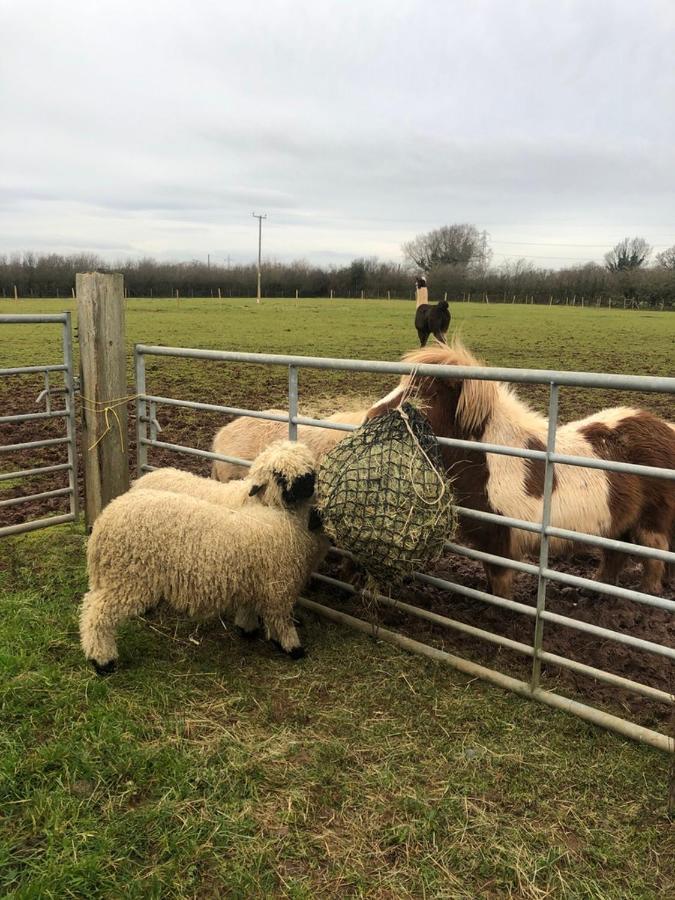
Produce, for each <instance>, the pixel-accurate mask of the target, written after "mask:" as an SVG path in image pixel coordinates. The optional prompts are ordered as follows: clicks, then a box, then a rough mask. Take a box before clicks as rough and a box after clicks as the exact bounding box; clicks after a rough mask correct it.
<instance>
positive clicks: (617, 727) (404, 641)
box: [298, 597, 675, 753]
mask: <svg viewBox="0 0 675 900" xmlns="http://www.w3.org/2000/svg"><path fill="white" fill-rule="evenodd" d="M298 604H299V606H301V607H303V608H304V609H308V610H310V611H311V612H315V613H317V614H318V615H320V616H323V617H324V618H327V619H331V620H332V621H333V622H338V623H339V624H341V625H347V626H349V627H350V628H353V629H355V630H356V631H361V632H363V633H364V634H367V635H370V636H371V637H374V638H375V639H377V640H383V641H387V642H388V643H390V644H396V645H397V646H398V647H402V648H403V649H404V650H408V651H409V652H411V653H417V654H419V655H421V656H428V657H429V658H430V659H435V660H437V661H439V662H444V663H447V664H448V665H450V666H452V667H453V668H454V669H458V670H459V671H460V672H464V673H465V674H466V675H471V676H472V677H473V678H482V679H483V680H485V681H490V682H492V683H493V684H496V685H498V686H499V687H502V688H506V689H507V690H510V691H513V692H514V693H516V694H520V695H521V696H522V697H527V698H529V699H532V700H538V701H540V702H541V703H545V704H547V705H548V706H553V707H555V708H556V709H563V710H566V711H567V712H571V713H573V714H574V715H576V716H578V717H579V718H580V719H585V720H586V721H587V722H592V723H593V724H594V725H601V726H602V727H603V728H608V729H610V730H611V731H616V732H617V733H618V734H622V735H624V737H629V738H632V739H633V740H635V741H641V742H642V743H643V744H649V745H651V746H652V747H656V748H657V749H659V750H665V751H667V752H670V753H672V752H673V749H674V746H675V741H673V738H671V737H668V736H667V735H665V734H660V733H659V732H658V731H652V730H651V729H650V728H644V727H643V726H642V725H636V724H635V723H634V722H627V721H626V720H625V719H620V718H619V717H618V716H613V715H611V714H610V713H606V712H603V711H602V710H599V709H596V708H595V707H593V706H587V705H586V704H585V703H579V702H577V701H576V700H570V699H568V698H567V697H561V696H560V695H559V694H554V693H553V692H552V691H544V690H542V689H541V688H538V689H537V690H536V691H533V690H532V688H531V686H530V685H529V684H528V682H526V681H519V680H518V679H517V678H512V677H511V676H510V675H504V674H503V673H502V672H496V671H495V670H494V669H488V668H486V667H485V666H481V665H479V664H478V663H474V662H471V661H470V660H468V659H463V658H462V657H461V656H454V655H453V654H452V653H446V652H445V651H444V650H438V649H437V648H436V647H430V646H429V645H428V644H423V643H421V642H420V641H415V640H413V639H412V638H409V637H405V636H404V635H402V634H398V633H397V632H395V631H389V630H388V629H387V628H380V627H374V626H373V625H371V624H370V623H369V622H364V621H363V620H362V619H357V618H356V617H355V616H349V615H347V613H343V612H339V611H338V610H336V609H332V608H331V607H329V606H322V605H321V604H320V603H315V602H314V601H313V600H308V599H307V598H306V597H300V599H299V600H298Z"/></svg>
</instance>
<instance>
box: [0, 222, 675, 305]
mask: <svg viewBox="0 0 675 900" xmlns="http://www.w3.org/2000/svg"><path fill="white" fill-rule="evenodd" d="M402 249H403V255H404V259H405V261H404V263H402V264H400V263H392V262H383V261H381V260H378V259H376V258H365V257H364V258H360V259H354V260H353V261H352V262H351V263H349V264H348V265H345V266H330V267H321V266H314V265H310V264H309V263H307V262H305V261H302V260H299V261H296V262H292V263H278V262H267V263H263V279H262V281H263V296H268V297H295V294H296V291H297V292H298V296H300V297H329V296H330V295H331V292H332V293H333V296H335V297H360V296H361V294H362V293H363V294H364V296H366V297H369V298H386V297H387V296H391V298H392V299H412V298H413V296H414V278H415V276H416V275H418V274H420V273H421V272H424V273H425V274H426V276H427V281H428V284H429V290H430V296H431V299H432V300H438V299H441V298H442V297H443V296H444V295H445V294H447V296H448V299H450V300H455V301H456V300H462V299H472V300H484V299H486V298H487V299H488V300H489V301H490V302H511V301H513V299H514V298H515V301H516V302H523V300H528V301H529V302H534V303H549V302H554V303H564V302H576V303H579V302H580V301H581V298H583V299H584V301H585V302H588V303H591V304H592V303H602V304H603V305H607V303H609V302H610V301H613V302H617V303H621V302H623V303H624V305H625V304H626V303H629V304H630V305H636V306H647V307H653V308H658V309H660V308H664V309H674V308H675V246H674V247H671V248H670V249H669V250H665V251H664V252H663V253H660V254H658V255H657V256H656V258H655V260H654V262H653V263H651V264H650V263H649V260H650V256H651V248H650V247H649V245H648V244H647V243H646V242H645V241H644V240H643V239H642V238H625V239H624V240H623V241H620V242H619V243H618V244H617V245H616V246H615V247H614V248H613V249H612V250H611V251H609V252H608V253H607V254H606V255H605V265H604V266H603V265H599V264H598V263H592V262H591V263H586V264H585V265H580V266H573V267H568V268H565V269H546V268H541V267H536V266H534V265H533V264H532V263H531V262H529V261H527V260H526V259H516V260H507V261H505V262H504V263H502V264H500V265H498V266H495V265H492V264H491V253H490V250H489V248H488V246H487V241H486V234H485V232H479V231H478V229H476V228H475V226H473V225H466V224H464V225H452V226H445V227H444V228H440V229H436V230H435V231H432V232H429V233H428V234H426V235H418V236H417V237H416V238H415V239H414V240H413V241H410V242H408V243H407V244H404V245H403V248H402ZM93 270H98V271H115V272H122V273H123V275H124V282H125V285H126V288H127V291H128V294H129V296H131V297H172V296H174V297H175V296H176V292H178V295H179V296H181V297H217V296H219V292H220V295H221V296H222V297H228V296H232V297H252V296H255V291H256V267H255V265H254V264H253V263H251V264H250V265H233V266H225V265H207V264H206V263H204V262H201V261H199V260H193V261H191V262H180V263H170V262H158V261H157V260H155V259H151V258H145V259H139V260H133V261H129V260H127V261H124V262H121V263H116V264H114V265H111V264H110V263H106V262H105V261H104V260H102V259H100V258H98V257H96V256H94V255H90V254H80V255H74V256H62V255H59V254H56V253H51V254H37V253H24V254H19V255H13V256H10V257H3V256H0V296H2V297H13V296H14V292H15V290H16V293H17V294H18V296H19V297H59V296H61V297H67V296H70V295H71V292H72V289H73V286H74V284H75V273H76V272H89V271H93Z"/></svg>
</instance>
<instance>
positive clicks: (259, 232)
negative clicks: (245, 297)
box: [251, 213, 267, 303]
mask: <svg viewBox="0 0 675 900" xmlns="http://www.w3.org/2000/svg"><path fill="white" fill-rule="evenodd" d="M251 215H252V216H253V218H254V219H257V220H258V295H257V299H256V301H255V302H256V303H260V254H261V248H262V220H263V219H266V218H267V215H264V216H259V215H257V213H251Z"/></svg>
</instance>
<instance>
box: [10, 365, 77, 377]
mask: <svg viewBox="0 0 675 900" xmlns="http://www.w3.org/2000/svg"><path fill="white" fill-rule="evenodd" d="M65 371H66V366H64V365H55V366H18V367H15V368H12V369H0V375H37V374H39V373H40V372H65Z"/></svg>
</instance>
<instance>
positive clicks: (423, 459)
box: [317, 403, 456, 588]
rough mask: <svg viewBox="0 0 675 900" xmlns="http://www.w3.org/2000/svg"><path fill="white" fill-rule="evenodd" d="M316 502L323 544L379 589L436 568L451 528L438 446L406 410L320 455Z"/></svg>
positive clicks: (423, 422) (421, 420) (414, 412)
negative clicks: (349, 556) (351, 560)
mask: <svg viewBox="0 0 675 900" xmlns="http://www.w3.org/2000/svg"><path fill="white" fill-rule="evenodd" d="M317 497H318V506H319V510H320V512H321V516H322V519H323V523H324V529H325V531H326V533H327V534H328V536H329V537H330V538H331V539H332V540H333V542H334V543H335V544H336V545H337V546H338V547H340V548H342V549H343V550H349V551H350V552H351V553H353V554H354V556H355V557H356V559H357V561H358V562H359V563H360V564H361V565H362V566H363V568H364V569H365V570H366V572H367V573H368V575H369V576H370V577H371V579H373V580H374V581H375V582H376V583H377V584H379V585H380V586H381V587H383V588H385V587H388V586H390V585H393V584H397V583H399V582H401V581H402V580H403V579H404V578H406V577H408V576H409V575H411V574H412V573H413V571H414V570H415V569H423V568H425V567H426V566H429V565H430V564H431V563H433V562H434V561H435V560H437V559H438V558H439V557H440V556H441V555H442V553H443V542H444V541H446V540H449V539H450V538H451V537H452V535H453V533H454V531H455V527H456V514H455V509H454V505H453V495H452V486H451V483H450V481H449V479H448V478H447V477H446V476H445V474H444V467H443V462H442V459H441V454H440V447H439V444H438V441H437V440H436V436H435V435H434V433H433V431H432V430H431V426H430V425H429V422H428V421H427V419H426V417H425V416H424V415H423V414H422V413H421V412H420V411H419V410H418V409H416V408H415V407H414V406H412V405H411V404H410V403H404V404H403V406H402V407H400V408H399V409H394V410H391V411H390V412H388V413H386V414H385V415H383V416H380V417H378V418H376V419H372V420H371V421H370V422H367V423H366V424H365V425H363V426H362V427H361V428H359V430H358V431H355V432H354V433H353V434H351V435H350V436H349V437H347V438H345V439H344V440H343V441H340V443H339V444H337V445H336V447H335V448H334V449H333V450H332V451H331V452H330V453H329V454H327V456H326V457H325V458H324V460H323V462H322V464H321V467H320V469H319V477H318V483H317Z"/></svg>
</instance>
